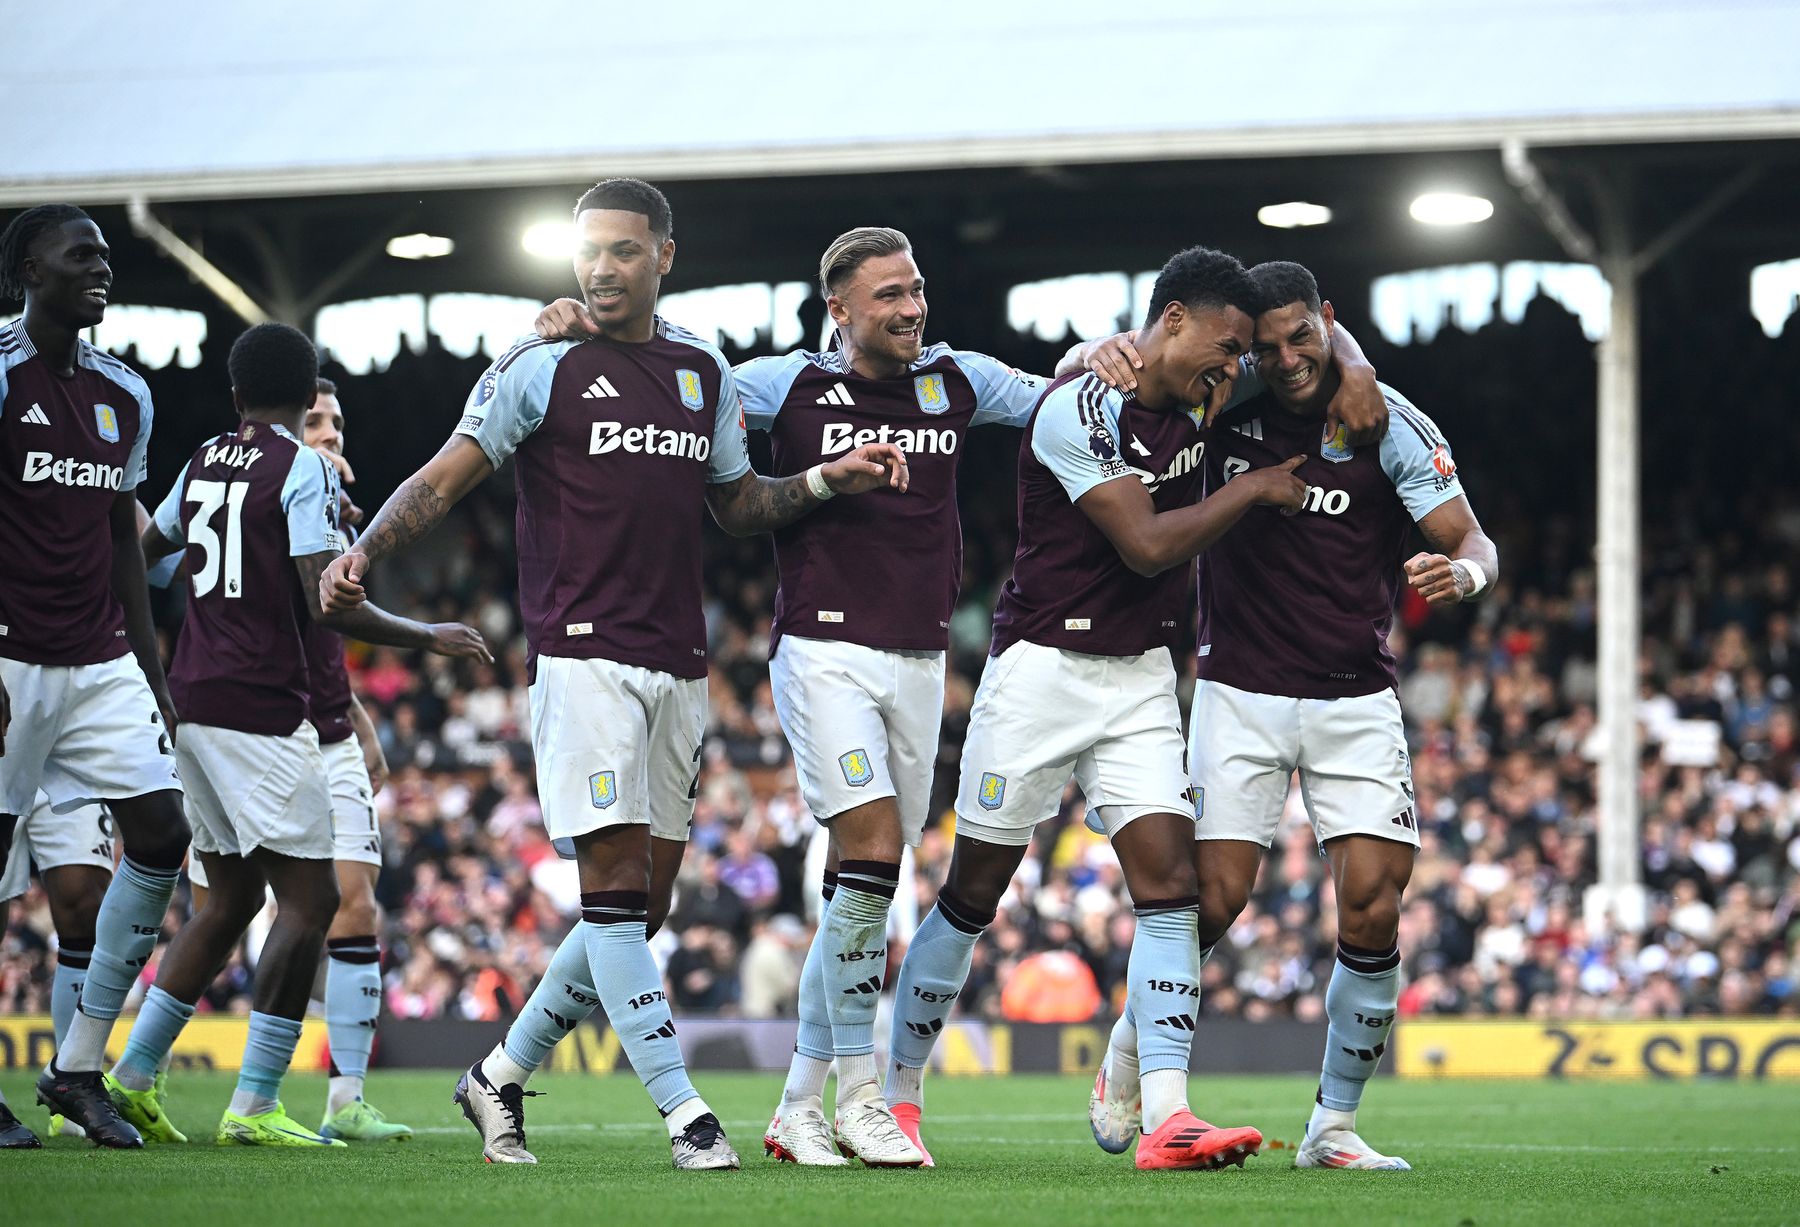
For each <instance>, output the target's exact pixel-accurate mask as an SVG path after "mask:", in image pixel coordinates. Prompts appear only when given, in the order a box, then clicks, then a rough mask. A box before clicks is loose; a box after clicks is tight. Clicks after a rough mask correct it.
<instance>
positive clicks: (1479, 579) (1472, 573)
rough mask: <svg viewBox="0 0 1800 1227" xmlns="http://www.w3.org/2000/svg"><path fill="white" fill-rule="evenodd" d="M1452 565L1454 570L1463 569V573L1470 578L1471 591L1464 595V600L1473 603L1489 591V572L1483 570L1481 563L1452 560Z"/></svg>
mask: <svg viewBox="0 0 1800 1227" xmlns="http://www.w3.org/2000/svg"><path fill="white" fill-rule="evenodd" d="M1450 565H1451V567H1452V568H1455V567H1461V568H1462V569H1463V573H1464V574H1465V575H1467V576H1468V577H1469V590H1468V591H1467V592H1465V593H1463V598H1462V599H1463V600H1465V601H1472V600H1474V599H1475V598H1476V597H1478V596H1480V595H1481V594H1482V593H1483V592H1485V591H1486V590H1487V586H1488V577H1487V572H1486V571H1483V570H1482V569H1481V564H1480V563H1478V562H1471V561H1470V560H1469V559H1467V558H1453V559H1451V560H1450Z"/></svg>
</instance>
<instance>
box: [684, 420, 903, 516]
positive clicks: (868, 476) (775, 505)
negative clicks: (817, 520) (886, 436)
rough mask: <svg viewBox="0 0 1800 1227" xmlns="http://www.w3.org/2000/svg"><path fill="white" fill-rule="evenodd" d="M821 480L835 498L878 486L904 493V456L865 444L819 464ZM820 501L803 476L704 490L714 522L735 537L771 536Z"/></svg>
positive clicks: (751, 479) (754, 478)
mask: <svg viewBox="0 0 1800 1227" xmlns="http://www.w3.org/2000/svg"><path fill="white" fill-rule="evenodd" d="M819 476H820V477H822V478H823V479H824V481H825V484H826V485H827V486H830V487H831V491H832V494H833V495H838V494H863V493H865V492H867V491H869V490H878V489H880V488H881V487H882V486H890V487H892V488H893V489H895V490H898V491H905V489H906V457H905V456H904V455H903V454H902V453H901V451H900V449H899V448H898V447H895V446H894V445H893V444H892V443H866V444H864V445H863V446H861V447H859V448H857V449H856V450H855V451H852V452H848V453H846V454H845V455H842V456H840V457H838V458H837V459H836V460H833V461H832V462H831V463H829V464H822V465H820V466H819ZM824 501H825V500H824V499H822V498H820V497H818V496H817V495H815V494H814V493H813V492H812V491H811V490H810V489H808V488H807V477H806V474H805V473H796V474H794V476H792V477H759V476H758V475H757V474H756V473H754V472H750V473H745V474H744V475H743V476H742V477H739V478H737V479H736V480H735V481H726V482H720V483H719V484H718V485H716V486H708V487H707V488H706V504H707V506H709V507H711V508H712V513H713V519H715V520H717V521H718V522H719V527H720V528H722V529H724V530H725V531H726V532H728V533H730V534H731V535H732V536H734V537H753V536H755V535H756V534H757V533H769V532H774V531H775V530H776V529H778V528H781V527H783V526H785V525H788V524H792V523H793V522H794V521H795V520H798V519H799V518H800V517H801V516H803V515H805V514H807V513H808V512H810V511H811V510H812V509H813V508H815V507H817V506H818V505H819V504H820V503H823V502H824Z"/></svg>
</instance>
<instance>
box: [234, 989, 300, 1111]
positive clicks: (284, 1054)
mask: <svg viewBox="0 0 1800 1227" xmlns="http://www.w3.org/2000/svg"><path fill="white" fill-rule="evenodd" d="M299 1043H300V1020H299V1019H297V1018H282V1017H281V1016H279V1015H276V1014H259V1013H257V1012H255V1011H251V1014H250V1037H249V1038H248V1039H247V1040H245V1041H244V1065H243V1068H242V1069H240V1070H238V1080H237V1091H236V1093H234V1094H233V1095H232V1097H231V1110H232V1111H233V1112H236V1113H238V1114H239V1115H240V1116H255V1115H257V1114H258V1113H262V1112H267V1111H269V1109H270V1108H272V1107H274V1105H275V1103H276V1102H277V1101H278V1100H280V1098H281V1080H282V1079H283V1078H285V1077H287V1071H288V1066H289V1065H291V1064H293V1061H294V1048H295V1046H296V1045H298V1044H299Z"/></svg>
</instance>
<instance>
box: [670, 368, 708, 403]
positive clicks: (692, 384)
mask: <svg viewBox="0 0 1800 1227" xmlns="http://www.w3.org/2000/svg"><path fill="white" fill-rule="evenodd" d="M675 390H676V391H677V392H679V393H681V403H682V404H684V405H686V406H687V407H688V408H689V409H693V410H696V411H698V410H701V409H704V408H706V395H705V393H704V392H703V391H702V390H701V388H700V372H699V371H690V370H687V369H685V368H684V369H682V370H679V371H676V372H675Z"/></svg>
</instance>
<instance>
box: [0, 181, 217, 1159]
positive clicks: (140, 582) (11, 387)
mask: <svg viewBox="0 0 1800 1227" xmlns="http://www.w3.org/2000/svg"><path fill="white" fill-rule="evenodd" d="M107 256H108V248H107V246H106V239H105V238H104V237H103V236H102V235H101V233H100V228H99V227H98V226H96V225H95V224H94V222H93V221H92V220H91V219H90V218H89V217H88V216H87V214H85V213H83V212H82V211H81V210H80V209H78V208H76V207H75V206H73V205H67V204H54V205H39V206H37V207H36V208H32V209H27V210H26V211H25V212H23V213H21V214H19V215H18V216H17V217H15V218H14V219H13V220H12V222H11V224H9V225H8V226H7V228H6V230H5V232H4V234H0V297H5V298H8V299H18V298H23V299H24V301H25V314H24V317H23V318H22V319H20V320H18V321H16V322H14V323H12V324H9V325H7V326H6V327H5V328H0V844H6V843H9V842H10V838H11V834H12V830H13V827H14V826H15V825H16V824H17V822H18V821H19V819H21V818H22V817H24V816H26V815H28V814H30V813H31V812H32V811H33V809H34V808H35V806H36V804H37V799H38V793H39V790H40V789H41V790H42V791H43V792H44V793H45V794H47V795H48V796H49V798H50V801H51V805H52V809H53V811H62V814H63V818H61V819H59V820H67V821H70V822H72V823H74V824H76V825H77V826H78V825H79V824H80V823H81V821H82V819H81V818H80V817H78V816H77V817H72V818H71V817H68V811H70V810H72V809H74V808H76V807H78V806H81V805H83V804H84V803H87V802H93V801H104V802H106V803H107V807H108V809H109V810H110V812H111V813H112V816H113V819H114V821H115V822H116V823H117V825H118V830H119V835H120V837H121V840H122V842H123V843H124V859H123V860H122V861H121V863H120V865H119V871H118V873H117V874H115V875H114V877H113V880H112V884H111V885H110V886H108V887H107V888H106V893H105V896H104V898H103V899H102V901H101V904H100V908H99V912H98V915H97V917H96V919H95V922H94V946H93V955H92V959H91V962H90V965H89V967H88V969H87V978H86V981H85V983H84V986H83V991H82V993H81V996H80V1000H79V1001H78V1002H77V1004H76V1007H75V1010H74V1014H73V1016H72V1018H71V1019H70V1021H69V1026H68V1029H67V1032H66V1033H65V1034H64V1036H63V1038H62V1042H61V1043H60V1044H59V1045H58V1046H57V1052H56V1055H55V1057H53V1058H52V1059H51V1061H50V1065H49V1067H48V1068H47V1069H46V1070H45V1071H44V1074H43V1076H42V1077H41V1078H40V1079H39V1080H38V1084H37V1097H38V1100H39V1102H40V1103H43V1104H44V1105H45V1106H47V1107H49V1108H50V1109H51V1111H52V1112H54V1113H57V1114H60V1115H62V1116H65V1117H67V1118H68V1119H69V1120H71V1121H72V1122H74V1124H76V1125H77V1126H79V1127H81V1128H82V1129H84V1130H85V1131H86V1132H87V1135H88V1137H89V1138H91V1139H92V1140H93V1141H94V1142H95V1143H96V1144H98V1145H102V1146H108V1147H135V1146H141V1145H143V1139H142V1138H141V1137H139V1136H138V1133H137V1131H136V1130H134V1129H132V1128H131V1127H130V1126H129V1125H127V1124H126V1123H124V1122H123V1121H121V1120H120V1119H119V1116H118V1113H117V1112H116V1110H115V1109H114V1108H113V1105H112V1101H111V1099H110V1098H109V1097H108V1095H107V1093H106V1090H105V1087H104V1085H103V1084H102V1080H101V1072H100V1067H101V1065H102V1064H103V1062H104V1061H105V1047H106V1041H107V1038H108V1037H109V1036H110V1034H111V1032H112V1026H113V1021H114V1020H115V1019H116V1018H117V1017H118V1015H119V1010H120V1007H121V1006H123V1004H124V1002H125V996H126V993H127V992H128V991H129V990H130V988H131V984H132V981H133V980H134V979H135V978H136V977H137V973H138V971H139V970H140V969H141V968H142V967H143V966H144V964H145V962H147V961H148V960H149V958H150V954H151V952H152V951H153V950H154V948H155V946H156V937H157V934H158V932H159V931H160V930H161V928H162V921H163V913H164V912H165V911H167V909H168V905H169V897H170V895H171V894H172V893H173V892H174V889H175V880H176V877H177V875H178V874H179V873H180V871H181V862H182V858H183V857H184V856H185V855H186V853H187V844H188V826H187V820H186V818H185V817H184V816H183V815H182V806H181V781H180V778H179V777H178V775H177V773H176V769H175V753H174V746H173V744H172V741H171V738H172V737H173V734H174V709H173V706H172V705H171V703H170V701H169V696H168V686H167V683H166V681H165V680H164V678H163V671H162V663H161V661H160V660H159V658H158V656H157V645H156V634H155V631H154V629H153V628H152V626H151V623H150V604H149V592H148V589H147V588H146V587H145V581H144V555H143V551H142V550H141V549H140V548H139V546H138V534H137V508H136V498H135V495H134V492H135V491H136V489H137V486H138V482H139V481H140V480H142V478H143V475H144V461H145V453H146V450H147V448H148V447H149V442H150V429H151V421H152V408H151V403H150V392H149V389H148V388H147V387H145V385H144V381H143V380H142V379H141V378H140V377H139V376H138V374H137V373H136V372H135V371H133V370H131V368H129V367H128V366H126V365H125V364H124V363H122V362H120V361H118V360H117V359H116V358H112V357H110V356H108V355H107V354H105V353H102V352H101V351H100V350H98V349H95V348H94V347H93V346H91V345H88V344H87V343H86V342H84V341H82V340H81V331H82V330H83V329H85V328H92V327H94V326H95V325H96V324H98V323H100V321H101V319H102V318H103V317H104V316H105V314H106V303H107V297H108V295H109V293H110V292H111V288H112V269H111V266H110V265H109V264H108V263H107ZM0 1111H5V1109H4V1108H3V1106H0ZM7 1119H13V1118H11V1113H10V1112H6V1115H5V1117H4V1118H0V1128H4V1129H5V1130H6V1131H7V1134H8V1136H12V1137H15V1138H16V1137H18V1134H17V1131H15V1130H13V1129H12V1127H11V1126H10V1125H7V1124H6V1120H7ZM21 1128H22V1126H21ZM27 1133H28V1131H27ZM18 1140H19V1141H20V1142H21V1143H23V1141H24V1139H23V1138H19V1139H18ZM34 1140H35V1139H34Z"/></svg>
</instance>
